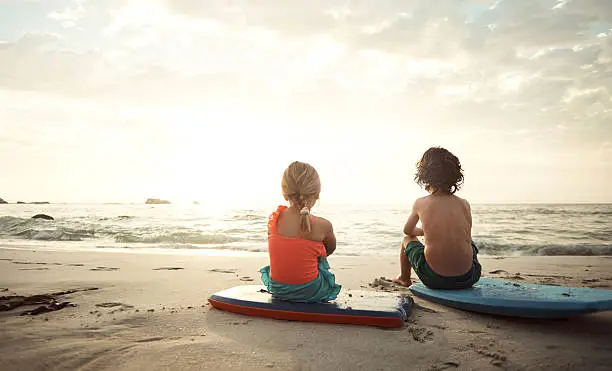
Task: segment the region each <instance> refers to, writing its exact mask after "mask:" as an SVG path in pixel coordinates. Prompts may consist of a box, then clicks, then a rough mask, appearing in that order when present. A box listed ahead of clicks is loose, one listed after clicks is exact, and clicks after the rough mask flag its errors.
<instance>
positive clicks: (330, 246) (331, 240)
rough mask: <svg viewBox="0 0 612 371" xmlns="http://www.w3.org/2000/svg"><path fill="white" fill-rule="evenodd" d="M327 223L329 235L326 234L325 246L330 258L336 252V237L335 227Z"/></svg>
mask: <svg viewBox="0 0 612 371" xmlns="http://www.w3.org/2000/svg"><path fill="white" fill-rule="evenodd" d="M327 223H328V224H329V228H327V233H325V238H324V239H323V245H324V246H325V251H326V253H327V256H330V255H331V254H333V253H334V251H336V235H334V227H333V226H332V224H331V223H330V222H329V221H328V222H327Z"/></svg>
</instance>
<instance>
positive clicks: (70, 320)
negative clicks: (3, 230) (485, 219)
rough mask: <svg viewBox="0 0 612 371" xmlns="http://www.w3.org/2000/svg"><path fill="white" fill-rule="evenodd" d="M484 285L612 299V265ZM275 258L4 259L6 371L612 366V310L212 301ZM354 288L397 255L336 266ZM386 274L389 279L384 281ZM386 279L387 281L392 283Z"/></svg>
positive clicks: (52, 255)
mask: <svg viewBox="0 0 612 371" xmlns="http://www.w3.org/2000/svg"><path fill="white" fill-rule="evenodd" d="M481 262H482V264H483V273H484V276H488V277H497V278H505V279H509V280H514V281H516V282H531V283H543V284H555V285H568V286H569V285H571V286H579V287H596V288H600V289H612V257H503V258H502V257H496V258H486V257H483V258H482V259H481ZM265 264H267V257H266V256H265V255H264V254H252V255H247V256H237V257H236V256H188V255H162V254H155V255H153V254H135V253H123V252H122V253H109V252H64V251H42V250H40V251H32V250H9V249H0V295H1V296H2V297H3V298H2V300H1V301H0V309H2V310H1V311H0V329H1V330H0V349H1V350H2V356H1V357H0V369H1V370H50V369H62V370H63V369H71V370H72V369H77V368H78V369H84V370H96V369H112V370H134V369H147V370H158V369H160V370H174V369H195V370H198V369H203V370H206V369H215V370H217V369H220V370H225V369H237V370H270V369H277V370H355V369H362V370H444V369H446V370H473V369H478V370H498V369H504V370H584V369H588V370H609V369H610V365H611V364H612V312H604V313H598V314H592V315H587V316H582V317H576V318H571V319H560V320H559V319H558V320H534V319H517V318H503V317H495V316H489V315H482V314H476V313H470V312H465V311H460V310H455V309H452V308H447V307H444V306H440V305H437V304H434V303H431V302H428V301H426V300H423V299H420V298H414V300H415V307H414V310H413V313H412V315H411V317H410V318H409V320H408V322H407V323H406V325H405V327H404V328H403V329H396V330H384V329H380V328H375V327H365V326H351V325H329V324H318V323H301V322H288V321H277V320H271V319H263V318H255V317H247V316H241V315H235V314H231V313H225V312H221V311H219V310H216V309H213V308H211V307H210V306H209V305H208V304H207V300H206V299H207V298H208V296H209V295H210V294H212V293H214V292H216V291H219V290H222V289H225V288H228V287H231V286H235V285H243V284H257V283H259V273H258V269H259V268H260V267H261V266H263V265H265ZM330 264H331V265H332V270H333V272H334V273H335V274H336V279H337V281H338V282H339V283H341V284H342V285H343V286H344V287H345V288H348V289H367V290H383V291H398V292H405V293H406V294H408V291H407V290H406V289H404V288H400V287H398V286H396V285H393V284H390V283H389V282H388V281H387V280H386V279H388V278H390V277H393V276H394V275H395V274H396V273H397V271H398V269H399V267H398V262H397V261H396V260H395V259H394V258H392V257H343V256H332V257H331V258H330ZM381 277H383V279H381ZM385 277H386V278H385Z"/></svg>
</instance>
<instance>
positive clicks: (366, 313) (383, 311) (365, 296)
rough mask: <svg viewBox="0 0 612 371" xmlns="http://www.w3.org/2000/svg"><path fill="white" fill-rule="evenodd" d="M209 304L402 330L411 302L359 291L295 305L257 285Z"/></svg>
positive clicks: (226, 293) (262, 314) (231, 291)
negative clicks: (332, 298) (327, 301)
mask: <svg viewBox="0 0 612 371" xmlns="http://www.w3.org/2000/svg"><path fill="white" fill-rule="evenodd" d="M208 301H209V302H210V304H211V305H212V306H213V307H215V308H217V309H221V310H224V311H228V312H234V313H240V314H246V315H249V316H257V317H267V318H275V319H284V320H292V321H308V322H325V323H343V324H356V325H372V326H380V327H402V326H403V325H404V321H405V320H406V319H407V318H408V317H409V316H410V314H411V312H412V303H413V301H412V298H411V297H409V296H402V295H399V294H392V293H384V292H373V291H361V290H343V291H342V292H341V293H340V295H338V298H337V299H336V300H334V301H331V302H329V303H294V302H289V301H284V300H279V299H276V298H273V297H272V295H271V294H270V293H269V292H268V291H266V288H265V286H260V285H243V286H236V287H232V288H230V289H227V290H224V291H220V292H217V293H215V294H213V295H212V296H211V297H210V298H209V299H208Z"/></svg>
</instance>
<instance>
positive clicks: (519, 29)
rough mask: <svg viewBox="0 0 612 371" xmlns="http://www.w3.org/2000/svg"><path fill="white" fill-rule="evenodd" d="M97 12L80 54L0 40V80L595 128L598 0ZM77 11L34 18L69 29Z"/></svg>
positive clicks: (604, 102) (51, 42) (142, 5)
mask: <svg viewBox="0 0 612 371" xmlns="http://www.w3.org/2000/svg"><path fill="white" fill-rule="evenodd" d="M110 4H111V5H112V6H111V7H110V8H108V9H107V12H108V14H109V21H108V23H107V24H106V26H105V28H104V30H103V35H104V39H103V42H102V44H101V46H100V47H98V48H96V49H95V50H90V51H88V52H76V51H74V50H71V48H70V42H69V40H67V39H65V38H63V37H61V36H57V35H53V34H29V35H26V36H24V37H22V38H21V39H20V40H18V41H16V42H13V43H4V44H2V45H0V86H2V87H4V88H8V89H14V90H41V91H47V92H55V93H57V94H64V95H69V96H78V97H83V98H88V97H89V98H92V99H94V98H95V99H104V100H108V101H113V100H114V101H117V102H121V103H128V102H131V103H137V104H142V105H152V106H159V105H168V106H178V107H181V106H198V105H200V106H204V107H212V106H224V107H232V106H233V107H242V108H244V109H251V110H259V111H266V110H268V111H270V112H273V111H275V110H276V111H283V112H285V113H287V114H291V112H295V113H296V114H298V113H299V115H301V117H312V118H313V119H316V120H321V119H322V118H324V117H326V116H327V117H335V118H336V119H338V120H341V119H342V120H351V119H353V118H355V117H356V118H361V119H365V117H372V118H373V119H374V118H376V117H384V118H385V119H388V120H391V121H394V122H396V123H397V125H399V122H400V121H401V117H402V116H403V115H404V116H405V115H407V116H409V117H412V118H413V121H419V120H420V121H425V122H433V123H436V124H435V125H445V124H444V122H448V121H461V122H465V123H469V122H472V123H474V125H476V123H479V124H478V125H493V123H494V122H496V121H498V120H500V118H501V119H502V120H501V121H504V122H506V124H503V123H500V124H499V126H500V127H501V126H503V125H507V124H508V122H509V121H511V119H510V118H514V119H517V120H518V119H520V120H523V121H525V122H526V123H527V124H529V123H531V124H532V125H538V126H546V125H548V126H550V127H555V126H556V125H558V124H560V123H563V124H564V125H565V124H567V123H569V122H578V121H580V120H591V121H592V120H600V121H601V122H604V121H605V120H608V116H609V114H610V111H609V110H610V109H611V108H612V107H610V103H611V100H610V98H611V96H610V92H611V91H612V90H611V89H612V85H611V83H612V35H611V33H610V31H606V27H608V28H609V27H610V25H611V22H612V12H611V11H609V10H608V9H607V8H609V7H607V6H606V2H605V1H603V0H602V1H594V0H593V1H586V2H584V1H581V2H578V1H546V0H538V1H533V0H499V1H495V2H493V1H489V2H486V1H485V2H469V4H468V3H467V2H461V1H452V0H441V1H436V2H432V1H426V0H419V1H413V2H410V3H409V4H406V3H400V2H397V1H393V0H384V1H379V2H376V3H372V2H369V1H350V2H349V1H340V0H334V1H323V0H317V1H297V2H290V3H288V2H281V3H279V2H278V1H272V0H263V1H258V2H256V3H254V2H249V1H237V2H232V3H231V4H230V3H227V2H223V1H207V2H194V1H185V0H151V1H144V0H120V1H114V2H111V3H110ZM578 4H580V6H578ZM86 6H87V3H85V2H82V1H75V2H74V3H73V4H72V5H71V6H70V7H68V8H64V9H62V10H59V11H56V12H53V13H51V14H50V15H49V16H50V17H51V18H54V19H57V20H61V21H72V22H78V21H79V20H80V19H82V17H83V12H84V9H85V8H86ZM475 6H477V7H478V11H477V12H475V11H474V10H473V8H474V7H475ZM100 32H101V33H102V30H100ZM449 117H452V119H453V120H448V118H449ZM449 125H451V124H446V126H449Z"/></svg>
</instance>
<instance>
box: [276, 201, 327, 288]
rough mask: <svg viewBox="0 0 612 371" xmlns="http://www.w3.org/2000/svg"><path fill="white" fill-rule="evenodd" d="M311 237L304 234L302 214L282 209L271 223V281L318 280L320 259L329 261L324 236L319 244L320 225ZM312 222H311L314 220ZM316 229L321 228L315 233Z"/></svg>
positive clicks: (301, 281)
mask: <svg viewBox="0 0 612 371" xmlns="http://www.w3.org/2000/svg"><path fill="white" fill-rule="evenodd" d="M312 219H315V220H314V222H311V223H312V224H311V225H312V231H311V232H309V233H308V236H304V235H302V232H301V231H300V225H301V218H300V214H299V213H298V212H296V211H295V210H293V209H291V208H287V207H286V206H279V207H278V210H277V211H276V212H274V213H272V215H271V216H270V220H269V222H268V253H269V254H270V277H271V278H272V279H273V280H274V281H277V282H282V283H287V284H292V285H296V284H303V283H306V282H310V281H312V280H314V279H315V278H317V276H318V274H319V269H318V265H319V257H326V256H327V253H326V251H325V245H323V242H322V241H323V238H324V237H325V236H324V235H322V236H321V238H320V239H318V240H316V237H317V236H320V235H321V233H317V232H318V231H317V230H319V229H321V228H320V227H319V226H318V224H320V223H316V218H315V217H312ZM312 219H311V220H312ZM315 225H317V227H318V228H316V229H315Z"/></svg>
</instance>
